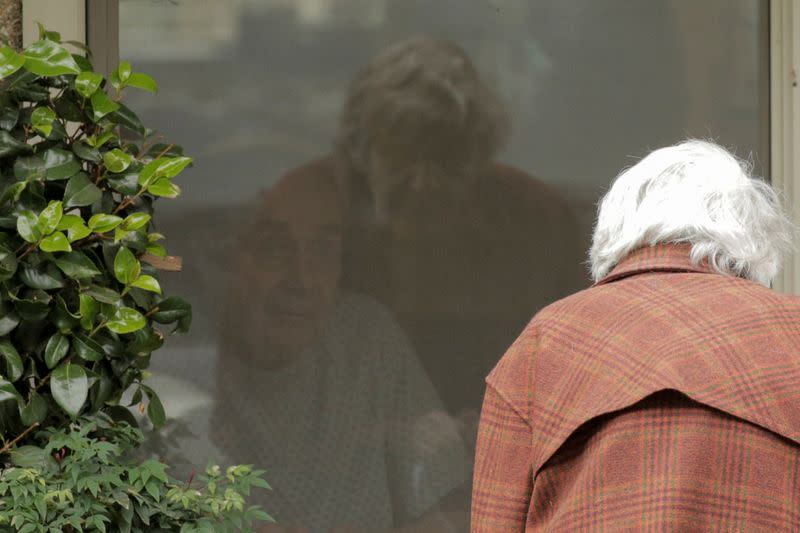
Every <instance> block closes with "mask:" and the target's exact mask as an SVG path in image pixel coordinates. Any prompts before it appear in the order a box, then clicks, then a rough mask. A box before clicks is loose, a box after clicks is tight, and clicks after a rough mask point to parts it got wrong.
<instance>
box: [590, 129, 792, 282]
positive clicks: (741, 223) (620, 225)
mask: <svg viewBox="0 0 800 533" xmlns="http://www.w3.org/2000/svg"><path fill="white" fill-rule="evenodd" d="M751 166H752V165H751V164H749V163H748V162H745V161H741V160H739V159H737V158H736V157H735V156H733V155H732V154H731V153H729V152H728V151H726V150H725V149H724V148H722V147H720V146H718V145H716V144H714V143H711V142H707V141H698V140H688V141H685V142H682V143H680V144H676V145H674V146H669V147H666V148H661V149H659V150H656V151H654V152H652V153H650V154H649V155H648V156H647V157H645V158H644V159H642V160H641V161H640V162H639V163H637V164H636V165H634V166H633V167H631V168H629V169H627V170H625V171H623V172H622V173H621V174H620V175H619V176H618V177H617V179H616V180H615V181H614V184H613V185H612V186H611V190H609V191H608V193H607V194H606V195H605V196H604V197H603V199H602V200H601V201H600V203H599V208H598V216H597V224H596V225H595V229H594V235H593V237H592V247H591V250H590V251H589V262H590V265H591V272H592V277H593V278H594V280H595V281H599V280H600V279H602V278H603V277H604V276H606V275H607V274H608V273H609V272H610V271H611V269H613V268H614V266H615V265H616V264H617V263H619V261H620V260H622V259H623V258H624V257H625V256H626V255H628V254H629V253H630V252H632V251H633V250H635V249H637V248H641V247H644V246H653V245H655V244H659V243H689V244H691V260H692V261H693V262H694V263H695V264H698V263H700V262H701V261H703V260H707V261H708V263H709V265H710V266H711V268H713V269H714V270H715V271H717V272H720V273H723V274H729V275H733V276H738V277H742V278H746V279H750V280H752V281H755V282H758V283H761V284H763V285H766V286H770V284H771V282H772V280H773V279H774V278H775V276H776V275H777V273H778V271H779V270H780V266H781V263H782V261H783V257H784V254H785V253H787V252H788V251H789V250H790V249H791V246H792V239H793V237H794V235H795V228H794V226H793V225H792V223H791V222H790V221H789V219H788V217H787V216H786V215H785V213H784V211H783V209H782V208H781V204H780V201H779V198H778V195H777V193H776V192H775V191H774V190H773V189H772V187H770V186H769V185H768V184H767V183H765V182H764V181H762V180H760V179H757V178H753V177H751V175H750V174H751Z"/></svg>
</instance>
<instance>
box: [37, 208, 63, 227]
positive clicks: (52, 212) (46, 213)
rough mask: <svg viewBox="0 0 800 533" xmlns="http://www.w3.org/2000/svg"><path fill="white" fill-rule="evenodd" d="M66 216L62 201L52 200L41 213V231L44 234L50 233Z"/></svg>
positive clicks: (39, 222)
mask: <svg viewBox="0 0 800 533" xmlns="http://www.w3.org/2000/svg"><path fill="white" fill-rule="evenodd" d="M62 216H64V207H63V204H62V203H61V202H56V201H51V202H50V203H49V204H48V205H47V207H45V208H44V210H43V211H42V212H41V213H39V221H38V225H39V231H41V232H42V235H50V234H51V233H53V232H54V231H55V230H56V228H57V227H58V223H59V222H61V217H62Z"/></svg>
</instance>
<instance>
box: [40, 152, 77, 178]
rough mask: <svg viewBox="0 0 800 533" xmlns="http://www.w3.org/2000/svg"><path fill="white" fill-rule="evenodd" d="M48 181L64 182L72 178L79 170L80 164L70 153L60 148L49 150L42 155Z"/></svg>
mask: <svg viewBox="0 0 800 533" xmlns="http://www.w3.org/2000/svg"><path fill="white" fill-rule="evenodd" d="M42 159H43V160H44V168H45V170H46V171H47V179H48V180H64V179H67V178H69V177H71V176H74V175H75V173H76V172H78V171H79V170H80V169H81V164H80V162H79V161H78V160H77V159H76V158H75V155H74V154H73V153H72V152H68V151H66V150H62V149H60V148H50V149H49V150H47V151H46V152H44V154H42Z"/></svg>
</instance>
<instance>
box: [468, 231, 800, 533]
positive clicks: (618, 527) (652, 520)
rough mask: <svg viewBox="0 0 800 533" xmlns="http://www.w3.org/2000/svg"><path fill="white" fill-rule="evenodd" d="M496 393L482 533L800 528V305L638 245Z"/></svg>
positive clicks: (567, 308)
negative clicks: (640, 247)
mask: <svg viewBox="0 0 800 533" xmlns="http://www.w3.org/2000/svg"><path fill="white" fill-rule="evenodd" d="M487 385H488V386H487V391H486V396H485V400H484V407H483V413H482V415H481V424H480V431H479V436H478V449H477V453H476V461H475V474H474V476H475V479H474V486H473V502H472V531H473V533H483V532H487V533H488V532H491V533H502V532H507V531H615V532H616V531H747V532H753V531H773V532H774V531H800V298H796V297H794V296H788V295H785V294H780V293H777V292H775V291H772V290H769V289H767V288H765V287H763V286H760V285H758V284H756V283H753V282H750V281H747V280H744V279H741V278H736V277H732V276H724V275H720V274H716V273H713V272H712V270H711V269H710V268H709V266H708V265H707V264H701V265H697V266H696V265H692V264H691V262H690V260H689V248H688V246H686V245H658V246H655V247H651V248H643V249H640V250H638V251H635V252H633V253H632V254H630V255H629V256H628V257H627V258H625V259H624V260H623V261H621V262H620V264H619V265H617V267H616V268H615V269H614V270H613V271H612V272H611V273H610V274H609V275H608V276H607V277H606V278H605V279H603V280H601V281H600V282H599V283H597V284H596V285H595V286H593V287H591V288H589V289H587V290H585V291H582V292H580V293H578V294H575V295H572V296H570V297H568V298H566V299H564V300H560V301H558V302H556V303H554V304H552V305H551V306H549V307H547V308H545V309H544V310H542V311H541V312H540V313H539V314H537V315H536V316H535V317H534V319H533V320H532V322H531V323H530V324H529V325H528V327H527V328H526V329H525V330H524V332H523V333H522V335H521V336H520V337H519V338H518V339H517V341H516V342H515V343H514V344H513V345H512V346H511V348H510V349H509V350H508V352H507V353H506V355H505V356H504V357H503V358H502V360H501V361H500V363H499V364H498V365H497V367H496V368H495V369H494V370H493V371H492V372H491V374H490V375H489V377H488V378H487Z"/></svg>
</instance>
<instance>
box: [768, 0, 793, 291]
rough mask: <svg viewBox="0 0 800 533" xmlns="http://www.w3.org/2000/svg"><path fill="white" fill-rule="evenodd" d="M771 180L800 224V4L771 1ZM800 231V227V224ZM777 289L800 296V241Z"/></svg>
mask: <svg viewBox="0 0 800 533" xmlns="http://www.w3.org/2000/svg"><path fill="white" fill-rule="evenodd" d="M769 33H770V43H769V46H770V180H771V182H772V184H773V185H774V186H775V188H776V189H778V190H779V191H780V192H781V193H782V195H783V199H784V202H785V206H786V209H787V211H788V212H789V213H790V215H791V217H792V220H793V221H794V222H795V224H798V223H799V222H800V144H798V143H800V88H798V81H799V80H798V75H799V74H800V68H799V67H800V4H798V3H797V2H796V0H770V32H769ZM798 226H799V227H800V224H798ZM795 241H796V242H795V252H794V253H792V254H791V255H790V256H789V257H788V258H787V260H786V262H785V263H784V266H783V271H782V272H781V274H780V275H779V277H778V279H777V280H775V285H774V286H775V289H777V290H779V291H783V292H787V293H791V294H800V255H798V254H800V238H797V239H795Z"/></svg>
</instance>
